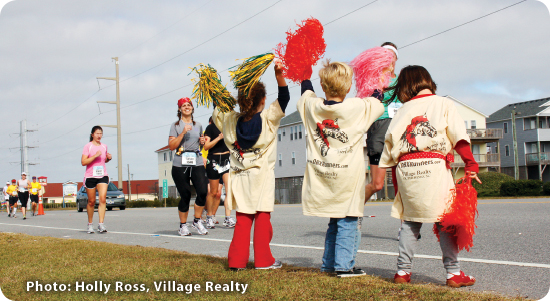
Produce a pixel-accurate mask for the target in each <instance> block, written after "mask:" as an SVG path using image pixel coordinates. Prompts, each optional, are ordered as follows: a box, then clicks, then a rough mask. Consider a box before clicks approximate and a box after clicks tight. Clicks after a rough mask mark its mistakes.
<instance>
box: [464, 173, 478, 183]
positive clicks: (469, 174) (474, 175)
mask: <svg viewBox="0 0 550 301" xmlns="http://www.w3.org/2000/svg"><path fill="white" fill-rule="evenodd" d="M466 175H467V176H468V177H470V179H475V180H476V181H477V182H478V183H479V184H482V183H481V180H480V179H479V178H478V176H477V172H473V171H467V172H466Z"/></svg>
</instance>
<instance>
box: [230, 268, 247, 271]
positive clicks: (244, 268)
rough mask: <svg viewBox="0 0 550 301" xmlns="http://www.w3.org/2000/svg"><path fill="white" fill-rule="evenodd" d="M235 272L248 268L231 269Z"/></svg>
mask: <svg viewBox="0 0 550 301" xmlns="http://www.w3.org/2000/svg"><path fill="white" fill-rule="evenodd" d="M229 269H230V270H231V271H233V272H238V271H244V270H246V268H229Z"/></svg>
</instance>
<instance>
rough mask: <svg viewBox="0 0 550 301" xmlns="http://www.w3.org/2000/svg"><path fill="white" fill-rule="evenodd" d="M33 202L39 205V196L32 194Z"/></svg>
mask: <svg viewBox="0 0 550 301" xmlns="http://www.w3.org/2000/svg"><path fill="white" fill-rule="evenodd" d="M31 202H33V203H38V194H31Z"/></svg>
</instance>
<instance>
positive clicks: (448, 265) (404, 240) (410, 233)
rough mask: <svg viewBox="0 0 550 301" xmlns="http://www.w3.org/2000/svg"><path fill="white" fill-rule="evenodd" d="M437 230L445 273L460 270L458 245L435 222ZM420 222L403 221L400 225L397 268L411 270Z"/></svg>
mask: <svg viewBox="0 0 550 301" xmlns="http://www.w3.org/2000/svg"><path fill="white" fill-rule="evenodd" d="M436 225H437V229H438V230H439V246H440V247H441V252H442V253H443V258H442V259H443V266H444V267H445V269H447V273H457V272H460V264H459V263H458V246H457V244H456V239H455V238H454V237H453V236H452V235H451V234H449V233H448V232H444V231H441V225H440V224H439V223H436ZM420 228H422V223H418V222H410V221H403V223H402V225H401V236H400V238H399V257H397V270H403V271H405V272H407V273H410V272H411V269H412V260H413V258H414V252H415V250H416V244H417V242H418V235H419V234H420Z"/></svg>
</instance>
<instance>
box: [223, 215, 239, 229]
mask: <svg viewBox="0 0 550 301" xmlns="http://www.w3.org/2000/svg"><path fill="white" fill-rule="evenodd" d="M235 224H237V222H236V221H235V220H234V219H233V218H232V217H228V218H225V219H224V220H223V225H224V227H227V228H233V227H235Z"/></svg>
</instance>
